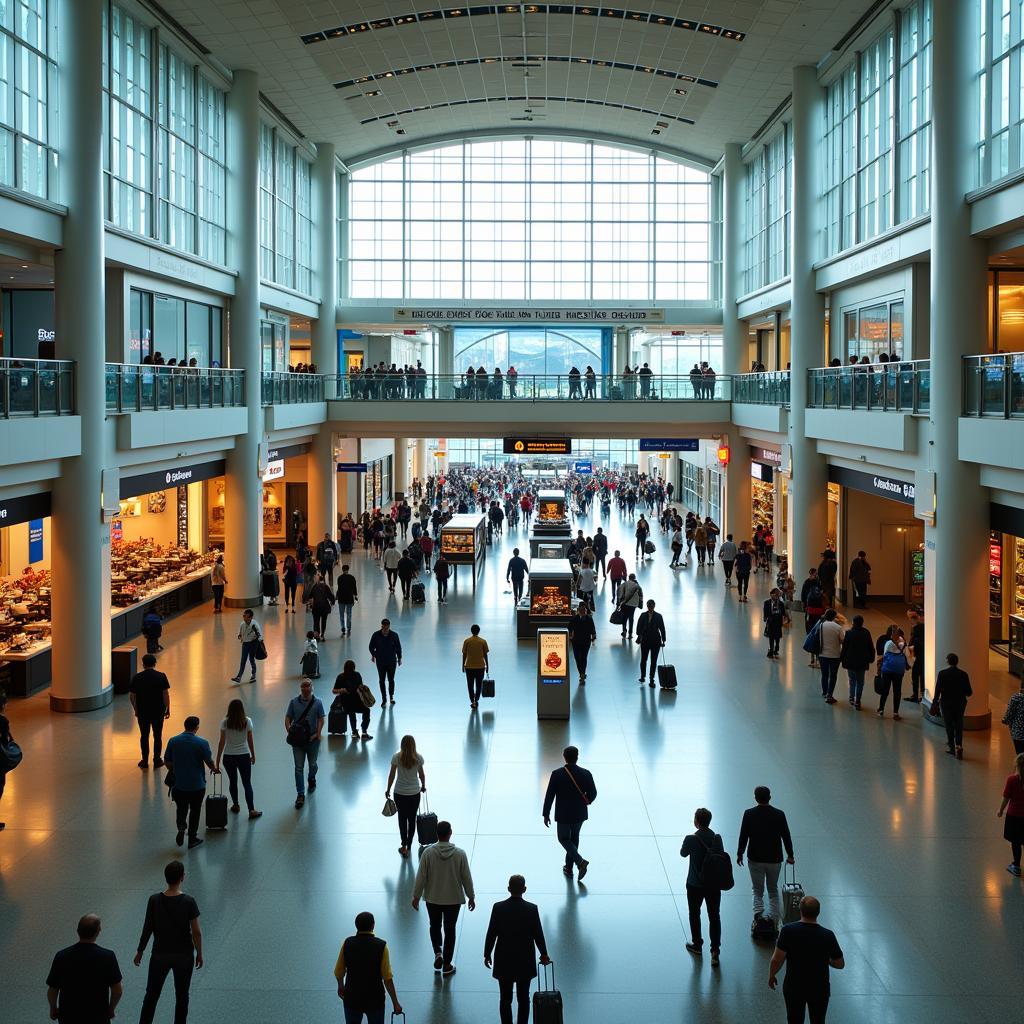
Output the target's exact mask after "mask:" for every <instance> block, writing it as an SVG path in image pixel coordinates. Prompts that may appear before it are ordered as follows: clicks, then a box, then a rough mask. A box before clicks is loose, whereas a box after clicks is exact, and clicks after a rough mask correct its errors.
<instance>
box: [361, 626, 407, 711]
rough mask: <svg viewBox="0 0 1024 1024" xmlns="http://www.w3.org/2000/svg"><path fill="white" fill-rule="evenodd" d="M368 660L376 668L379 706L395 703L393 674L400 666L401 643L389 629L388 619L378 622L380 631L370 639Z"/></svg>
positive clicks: (375, 632)
mask: <svg viewBox="0 0 1024 1024" xmlns="http://www.w3.org/2000/svg"><path fill="white" fill-rule="evenodd" d="M369 650H370V660H371V661H372V662H373V663H374V664H375V665H376V666H377V682H378V684H379V686H380V706H381V707H382V708H383V707H384V705H385V704H387V702H388V695H389V694H390V697H391V703H392V704H394V703H395V672H396V671H397V670H398V667H399V666H400V665H401V664H402V641H401V640H400V639H399V636H398V634H397V633H396V632H395V631H394V630H393V629H392V628H391V620H390V619H381V620H380V629H378V630H375V631H374V633H373V635H372V636H371V637H370V645H369Z"/></svg>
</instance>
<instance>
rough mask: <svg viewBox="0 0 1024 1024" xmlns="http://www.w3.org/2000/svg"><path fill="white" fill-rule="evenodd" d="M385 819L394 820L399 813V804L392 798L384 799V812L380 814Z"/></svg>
mask: <svg viewBox="0 0 1024 1024" xmlns="http://www.w3.org/2000/svg"><path fill="white" fill-rule="evenodd" d="M380 813H381V814H383V815H384V817H385V818H393V817H394V816H395V815H396V814H397V813H398V804H396V803H395V801H394V800H392V799H391V797H389V796H387V797H385V798H384V810H382V811H381V812H380Z"/></svg>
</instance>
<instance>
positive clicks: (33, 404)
mask: <svg viewBox="0 0 1024 1024" xmlns="http://www.w3.org/2000/svg"><path fill="white" fill-rule="evenodd" d="M74 408H75V364H74V362H72V361H71V360H70V359H12V358H2V359H0V418H2V419H5V420H7V419H11V418H12V417H19V416H69V415H71V413H72V412H74Z"/></svg>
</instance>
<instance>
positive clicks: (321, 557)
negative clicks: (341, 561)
mask: <svg viewBox="0 0 1024 1024" xmlns="http://www.w3.org/2000/svg"><path fill="white" fill-rule="evenodd" d="M337 561H338V545H337V544H335V543H334V541H333V540H331V535H330V533H325V534H324V539H323V540H322V541H320V543H319V544H317V546H316V567H317V570H318V571H319V573H320V575H321V576H322V577H323V578H324V579H325V580H326V581H327V585H328V586H329V587H333V586H334V566H335V564H336V563H337Z"/></svg>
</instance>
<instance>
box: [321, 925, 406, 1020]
mask: <svg viewBox="0 0 1024 1024" xmlns="http://www.w3.org/2000/svg"><path fill="white" fill-rule="evenodd" d="M376 924H377V922H376V921H375V920H374V917H373V914H371V913H370V912H369V911H368V910H364V911H362V912H361V913H358V914H356V920H355V926H356V934H355V935H350V936H349V937H348V938H347V939H345V941H344V942H343V943H342V944H341V949H340V950H339V951H338V959H337V962H336V963H335V965H334V977H335V980H336V981H337V982H338V998H339V999H340V1000H341V1003H342V1007H343V1008H344V1011H345V1024H362V1020H363V1017H364V1016H365V1017H366V1024H384V993H385V991H386V992H387V994H388V995H389V996H390V997H391V1015H392V1017H396V1016H399V1015H402V1016H404V1014H403V1013H402V1004H401V1003H400V1002H399V1001H398V992H397V991H396V990H395V979H394V974H393V973H392V970H391V954H390V953H389V952H388V944H387V943H386V942H385V941H384V940H383V939H378V938H377V936H376V935H374V933H373V930H374V928H375V927H376Z"/></svg>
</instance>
